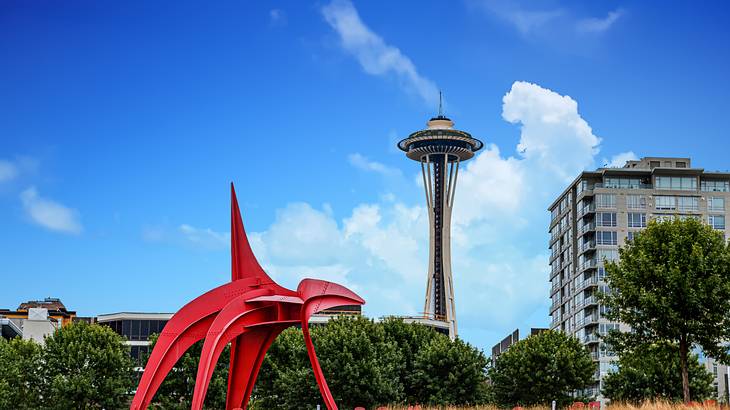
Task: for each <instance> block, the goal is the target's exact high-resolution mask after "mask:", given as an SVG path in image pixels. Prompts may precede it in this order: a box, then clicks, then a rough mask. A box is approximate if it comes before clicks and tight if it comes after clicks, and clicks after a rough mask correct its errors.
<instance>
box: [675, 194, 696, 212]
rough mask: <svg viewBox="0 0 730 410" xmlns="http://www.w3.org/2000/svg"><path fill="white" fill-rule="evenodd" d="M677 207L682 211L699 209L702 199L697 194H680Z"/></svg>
mask: <svg viewBox="0 0 730 410" xmlns="http://www.w3.org/2000/svg"><path fill="white" fill-rule="evenodd" d="M677 208H678V209H679V210H680V211H699V210H700V200H699V198H697V197H696V196H678V197H677Z"/></svg>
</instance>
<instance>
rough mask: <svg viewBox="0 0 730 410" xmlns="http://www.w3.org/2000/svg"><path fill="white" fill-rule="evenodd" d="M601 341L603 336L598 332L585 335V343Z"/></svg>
mask: <svg viewBox="0 0 730 410" xmlns="http://www.w3.org/2000/svg"><path fill="white" fill-rule="evenodd" d="M600 341H601V337H600V336H598V333H590V334H587V335H585V336H583V344H594V343H598V342H600Z"/></svg>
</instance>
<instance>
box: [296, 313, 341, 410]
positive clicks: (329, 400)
mask: <svg viewBox="0 0 730 410" xmlns="http://www.w3.org/2000/svg"><path fill="white" fill-rule="evenodd" d="M302 333H304V344H305V345H306V346H307V355H309V361H310V362H311V363H312V370H313V371H314V378H315V379H316V380H317V386H319V392H320V393H321V394H322V400H324V404H325V406H327V410H337V404H336V403H335V399H334V398H333V397H332V393H331V392H330V388H329V386H327V380H325V378H324V374H323V373H322V368H321V367H320V366H319V360H318V359H317V353H316V352H315V351H314V344H313V343H312V337H311V336H310V335H309V324H308V320H307V321H306V322H305V321H302Z"/></svg>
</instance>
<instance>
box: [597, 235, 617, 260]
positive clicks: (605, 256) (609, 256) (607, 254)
mask: <svg viewBox="0 0 730 410" xmlns="http://www.w3.org/2000/svg"><path fill="white" fill-rule="evenodd" d="M614 233H616V232H614ZM598 260H599V261H601V262H603V261H604V260H608V261H617V260H618V251H617V250H616V249H599V250H598Z"/></svg>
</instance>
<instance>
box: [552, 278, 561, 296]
mask: <svg viewBox="0 0 730 410" xmlns="http://www.w3.org/2000/svg"><path fill="white" fill-rule="evenodd" d="M561 286H562V285H561V283H560V281H559V280H558V281H555V282H553V285H552V286H551V287H550V293H555V291H557V290H558V289H560V287H561Z"/></svg>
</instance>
